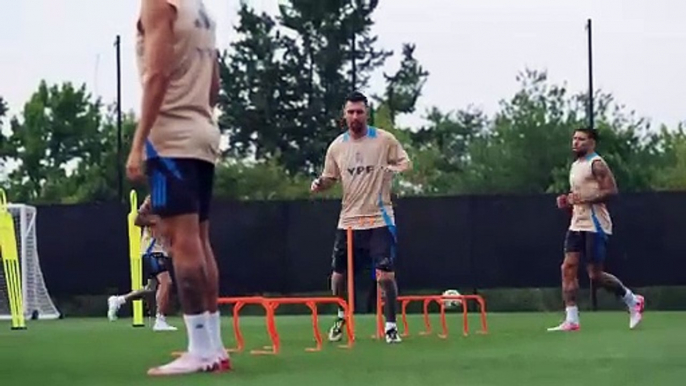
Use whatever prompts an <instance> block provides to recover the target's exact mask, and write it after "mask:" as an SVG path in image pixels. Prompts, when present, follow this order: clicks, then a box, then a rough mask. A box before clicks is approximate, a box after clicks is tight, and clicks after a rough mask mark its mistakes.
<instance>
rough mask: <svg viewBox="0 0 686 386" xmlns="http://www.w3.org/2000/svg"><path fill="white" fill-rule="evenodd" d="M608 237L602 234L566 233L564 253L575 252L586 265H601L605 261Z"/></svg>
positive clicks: (570, 231)
mask: <svg viewBox="0 0 686 386" xmlns="http://www.w3.org/2000/svg"><path fill="white" fill-rule="evenodd" d="M607 242H608V235H607V234H605V233H603V232H582V231H572V230H569V231H567V235H566V237H565V246H564V248H565V253H569V252H576V253H580V254H581V258H582V259H584V260H585V261H586V262H587V263H596V264H598V263H602V262H604V261H605V254H606V250H607Z"/></svg>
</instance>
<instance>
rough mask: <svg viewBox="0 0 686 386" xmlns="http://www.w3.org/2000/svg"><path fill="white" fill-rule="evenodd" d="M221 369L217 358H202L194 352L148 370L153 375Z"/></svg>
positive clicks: (207, 371)
mask: <svg viewBox="0 0 686 386" xmlns="http://www.w3.org/2000/svg"><path fill="white" fill-rule="evenodd" d="M220 369H221V364H220V362H219V360H218V359H217V358H215V359H206V358H200V357H197V356H195V355H193V354H189V353H184V354H183V355H181V356H180V357H178V358H176V359H174V360H173V361H171V362H169V363H167V364H166V365H162V366H159V367H153V368H151V369H150V370H148V375H151V376H168V375H183V374H194V373H209V372H214V371H218V370H220Z"/></svg>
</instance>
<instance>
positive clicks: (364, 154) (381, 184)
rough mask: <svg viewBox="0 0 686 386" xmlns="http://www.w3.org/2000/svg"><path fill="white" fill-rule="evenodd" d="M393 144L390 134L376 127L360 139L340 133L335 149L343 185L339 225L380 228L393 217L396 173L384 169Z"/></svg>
mask: <svg viewBox="0 0 686 386" xmlns="http://www.w3.org/2000/svg"><path fill="white" fill-rule="evenodd" d="M391 146H392V142H391V141H390V140H389V137H388V134H387V133H386V132H385V131H383V130H380V129H377V128H374V127H369V129H368V133H367V135H366V136H365V137H362V138H359V139H353V138H352V137H351V136H350V135H348V134H347V133H346V134H344V135H342V136H341V137H339V139H338V142H337V143H336V144H335V149H334V158H335V161H336V164H337V165H338V168H339V170H340V178H341V184H342V186H343V200H342V205H341V216H340V220H339V224H338V227H339V228H341V229H345V228H347V227H348V226H350V227H352V228H353V229H369V228H378V227H382V226H386V225H389V224H387V221H388V220H389V219H390V220H393V208H392V205H391V200H390V194H391V182H392V175H391V174H390V173H388V172H386V171H385V169H384V168H385V167H386V166H388V159H389V152H390V147H391ZM384 213H385V214H386V215H387V216H388V217H387V218H384V217H385V216H384Z"/></svg>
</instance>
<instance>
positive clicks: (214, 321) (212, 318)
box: [207, 310, 226, 356]
mask: <svg viewBox="0 0 686 386" xmlns="http://www.w3.org/2000/svg"><path fill="white" fill-rule="evenodd" d="M207 318H208V320H209V323H207V325H208V327H209V333H210V341H211V344H212V351H214V352H216V353H219V354H222V356H224V353H225V352H226V350H225V349H224V342H223V341H222V331H221V317H220V314H219V310H217V311H216V312H213V313H209V314H208V317H207Z"/></svg>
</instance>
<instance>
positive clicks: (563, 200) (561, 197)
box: [557, 194, 569, 209]
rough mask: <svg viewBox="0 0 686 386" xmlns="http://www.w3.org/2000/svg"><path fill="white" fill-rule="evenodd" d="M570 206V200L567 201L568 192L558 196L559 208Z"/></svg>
mask: <svg viewBox="0 0 686 386" xmlns="http://www.w3.org/2000/svg"><path fill="white" fill-rule="evenodd" d="M568 206H569V202H568V201H567V195H566V194H561V195H559V196H557V207H558V208H559V209H565V208H567V207H568Z"/></svg>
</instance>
